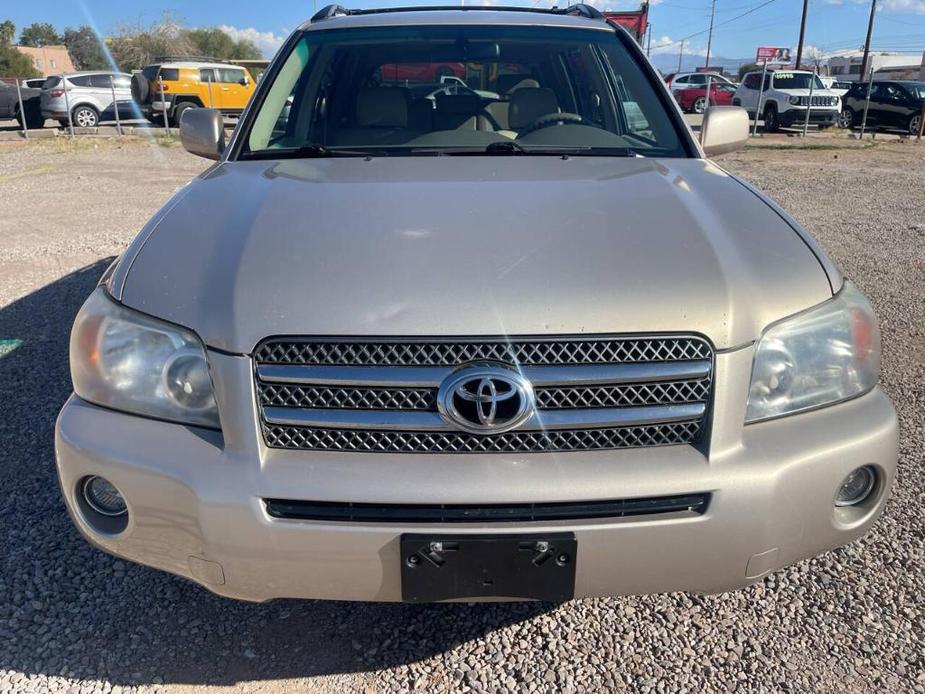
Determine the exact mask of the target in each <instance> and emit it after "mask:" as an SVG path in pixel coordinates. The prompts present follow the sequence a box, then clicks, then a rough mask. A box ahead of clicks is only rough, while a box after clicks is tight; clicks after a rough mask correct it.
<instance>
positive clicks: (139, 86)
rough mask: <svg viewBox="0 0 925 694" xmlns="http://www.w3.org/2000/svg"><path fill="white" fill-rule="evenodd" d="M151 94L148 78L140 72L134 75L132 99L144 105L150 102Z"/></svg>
mask: <svg viewBox="0 0 925 694" xmlns="http://www.w3.org/2000/svg"><path fill="white" fill-rule="evenodd" d="M149 92H150V85H149V84H148V78H147V77H145V76H144V75H143V74H142V73H140V72H136V73H135V74H134V75H132V98H133V99H134V100H135V101H136V102H138V103H139V104H143V103H145V102H146V101H147V100H148V94H149Z"/></svg>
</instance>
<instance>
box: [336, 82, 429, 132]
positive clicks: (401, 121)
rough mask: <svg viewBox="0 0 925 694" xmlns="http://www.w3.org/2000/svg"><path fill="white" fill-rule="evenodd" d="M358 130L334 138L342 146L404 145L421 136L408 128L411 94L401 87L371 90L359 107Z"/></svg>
mask: <svg viewBox="0 0 925 694" xmlns="http://www.w3.org/2000/svg"><path fill="white" fill-rule="evenodd" d="M355 122H356V126H355V127H352V128H343V129H341V130H339V131H338V132H337V133H336V134H335V135H334V138H333V140H334V143H335V144H337V145H341V146H344V145H346V146H361V145H377V144H382V145H388V144H402V143H404V142H407V141H408V140H410V139H412V138H414V137H416V136H417V135H418V134H419V133H418V132H416V131H414V130H411V129H410V128H409V125H408V94H407V92H406V91H405V90H404V89H402V88H400V87H369V88H366V89H363V90H361V91H360V93H359V94H358V95H357V103H356V118H355Z"/></svg>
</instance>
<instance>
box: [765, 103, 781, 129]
mask: <svg viewBox="0 0 925 694" xmlns="http://www.w3.org/2000/svg"><path fill="white" fill-rule="evenodd" d="M768 116H771V118H770V119H769V118H768ZM779 130H780V118H778V116H777V109H776V108H775V107H774V106H765V109H764V131H765V132H766V133H776V132H778V131H779Z"/></svg>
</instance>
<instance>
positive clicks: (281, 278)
mask: <svg viewBox="0 0 925 694" xmlns="http://www.w3.org/2000/svg"><path fill="white" fill-rule="evenodd" d="M440 65H454V66H458V68H457V71H458V73H459V74H454V76H453V77H454V79H451V80H447V79H443V78H440V77H438V76H437V75H438V70H436V69H435V66H440ZM384 66H385V67H386V68H387V69H384ZM747 132H748V121H747V117H746V115H745V112H744V110H742V109H740V108H736V107H731V106H725V107H714V108H711V109H709V110H707V112H706V114H705V116H704V121H703V129H702V132H701V134H700V140H699V141H697V140H695V139H694V137H693V135H692V133H691V131H690V129H689V128H688V127H687V126H686V125H685V123H684V121H683V119H682V115H681V113H680V112H679V110H678V108H677V106H676V104H675V103H674V101H673V99H672V97H671V94H670V93H669V92H668V90H667V88H666V87H665V85H664V84H663V83H662V81H661V80H660V79H659V77H658V74H657V73H656V72H655V70H654V69H653V68H652V66H651V64H650V63H649V62H648V61H647V60H646V58H645V56H644V55H643V53H642V52H641V51H640V49H639V47H638V46H637V45H636V44H635V43H634V41H633V40H632V38H631V37H630V36H629V34H627V33H626V31H624V30H623V29H622V28H620V27H617V26H614V25H611V24H609V23H608V22H607V21H605V20H604V18H603V17H602V16H601V15H600V13H598V12H597V11H596V10H594V9H593V8H590V7H587V6H583V5H578V6H573V7H569V8H567V9H552V10H533V9H531V10H527V9H518V8H499V7H494V8H488V7H478V8H469V7H466V8H460V9H445V8H444V9H427V8H424V9H420V8H419V9H415V10H369V11H365V10H359V11H358V10H344V9H342V8H339V7H334V6H332V7H328V8H325V9H324V10H322V11H321V12H320V13H319V14H318V15H316V17H314V18H313V20H312V21H311V22H310V23H306V24H304V25H303V26H302V27H300V28H299V29H298V30H296V31H295V32H294V33H293V34H292V36H291V37H290V38H289V39H288V41H287V42H286V44H285V45H284V46H283V48H282V49H281V51H280V52H279V55H278V56H277V58H276V59H275V60H274V61H273V64H272V65H271V66H270V68H269V71H268V72H267V73H266V76H265V77H264V78H263V79H262V80H261V83H260V85H259V86H258V88H257V91H256V93H255V95H254V98H253V99H252V100H251V103H250V105H249V106H248V109H247V110H246V112H245V113H244V115H243V117H242V120H241V122H240V124H239V126H238V128H237V129H236V130H235V132H234V134H233V135H231V137H230V139H229V140H228V141H227V142H226V140H225V131H224V128H223V127H222V118H221V114H219V113H217V112H216V111H214V110H210V109H205V108H200V109H194V110H190V111H187V112H186V113H185V114H184V115H183V117H182V120H181V134H182V139H183V142H184V145H185V146H186V147H187V149H189V150H190V151H191V152H193V153H196V154H199V155H202V156H205V157H208V158H211V159H214V160H216V161H215V163H214V165H213V166H212V167H211V168H209V169H208V170H207V171H205V172H204V173H203V174H202V175H200V176H199V177H197V178H196V179H195V180H194V181H193V182H192V183H190V184H189V185H187V186H186V187H184V188H183V189H182V190H180V191H179V192H177V193H176V195H174V197H173V198H172V199H171V200H170V201H169V202H168V203H167V204H166V205H165V206H164V208H163V209H162V210H161V211H160V212H158V213H157V214H156V215H155V216H154V218H152V219H151V221H150V222H149V223H148V224H147V225H146V226H145V227H144V228H143V229H142V230H141V231H140V233H139V234H138V236H137V237H136V239H135V240H134V242H133V243H132V244H131V246H130V247H129V248H128V249H127V250H126V251H125V253H124V254H123V255H122V257H121V258H120V259H119V260H118V261H117V262H116V263H114V264H113V266H112V267H111V268H110V269H109V271H107V272H106V274H105V275H104V277H103V278H102V280H101V282H100V285H99V287H98V288H97V289H96V290H95V291H94V292H93V294H92V295H91V296H90V297H89V299H88V300H87V302H86V303H85V304H84V306H83V308H82V309H81V310H80V312H79V314H78V316H77V319H76V322H75V325H74V329H73V334H72V338H71V353H70V359H71V369H72V377H73V383H74V395H73V396H72V397H71V399H70V400H69V401H68V402H67V404H66V405H65V407H64V409H63V410H62V412H61V415H60V417H59V419H58V423H57V432H56V434H57V462H58V471H59V476H60V482H61V489H62V492H63V494H64V499H65V501H66V504H67V507H68V509H69V511H70V513H71V515H72V516H73V519H74V522H75V523H76V525H77V527H78V528H79V529H80V530H81V532H82V533H83V534H84V535H85V536H86V537H87V539H88V540H89V541H91V542H93V543H94V544H95V545H97V546H98V547H100V548H101V549H103V550H105V551H108V552H111V553H113V554H116V555H119V556H122V557H125V558H128V559H131V560H133V561H137V562H141V563H144V564H147V565H149V566H153V567H156V568H158V569H162V570H165V571H170V572H172V573H175V574H178V575H181V576H185V577H188V578H190V579H192V580H194V581H197V582H199V583H201V584H202V585H204V586H206V587H207V588H208V589H210V590H212V591H215V592H216V593H220V594H222V595H227V596H231V597H235V598H242V599H246V600H267V599H271V598H276V597H302V598H333V599H353V600H405V601H439V600H459V599H462V600H482V599H485V600H490V599H542V600H563V599H567V598H571V597H573V596H576V597H581V596H599V595H610V594H619V593H650V592H660V591H675V590H689V591H723V590H730V589H735V588H740V587H742V586H745V585H748V584H749V583H751V582H753V581H755V580H757V579H759V578H761V577H762V576H764V575H765V574H767V573H768V572H771V571H774V570H776V569H779V568H781V567H783V566H786V565H788V564H791V563H793V562H795V561H798V560H800V559H804V558H806V557H811V556H813V555H816V554H818V553H820V552H825V551H827V550H830V549H832V548H834V547H838V546H840V545H843V544H845V543H847V542H850V541H852V540H854V539H855V538H857V537H859V536H860V535H862V534H864V533H865V532H866V531H867V530H868V529H869V528H870V527H871V525H872V524H873V522H874V521H875V520H876V518H877V516H878V515H879V514H880V512H881V511H882V509H883V507H884V504H885V502H886V498H887V496H888V494H889V490H890V486H891V484H892V482H893V477H894V474H895V467H896V459H897V424H896V417H895V414H894V411H893V407H892V405H891V404H890V402H889V400H888V399H887V397H886V396H885V395H884V394H883V392H882V391H881V390H880V389H879V388H878V386H877V380H878V376H879V368H880V367H879V361H880V335H879V331H878V327H877V321H876V318H875V316H874V314H873V311H872V310H871V307H870V304H869V303H868V302H867V300H866V299H865V298H864V295H863V294H862V293H861V292H860V290H859V289H858V288H857V287H856V286H855V285H854V284H852V283H851V282H850V281H849V280H848V279H846V278H844V277H843V276H842V274H841V272H840V271H839V270H838V268H836V267H835V266H834V265H833V263H832V262H831V261H830V260H829V259H828V258H827V257H826V255H825V254H824V253H823V252H822V250H821V249H820V248H819V246H818V245H817V243H816V242H815V241H814V240H813V239H812V238H811V237H810V236H809V235H808V234H807V232H806V231H805V230H803V229H802V228H800V226H799V225H798V224H797V223H796V222H795V221H794V220H793V219H792V218H790V217H789V216H788V215H787V213H786V212H784V211H783V210H782V209H781V208H780V207H778V206H777V205H775V204H774V203H773V202H772V201H770V200H769V199H768V198H766V197H765V196H764V195H763V194H762V193H761V192H759V191H757V190H755V189H754V188H752V187H751V186H749V185H748V184H747V183H745V182H744V181H742V180H740V179H738V178H736V177H735V176H733V175H731V174H729V173H728V172H726V171H724V170H723V169H722V168H721V166H719V165H717V164H716V163H714V162H712V161H710V160H709V159H708V158H707V157H709V156H712V155H714V154H719V153H722V152H726V151H730V150H732V149H735V148H736V147H739V146H741V145H742V144H743V143H744V141H745V140H746V138H747Z"/></svg>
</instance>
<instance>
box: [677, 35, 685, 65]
mask: <svg viewBox="0 0 925 694" xmlns="http://www.w3.org/2000/svg"><path fill="white" fill-rule="evenodd" d="M683 57H684V39H681V50H680V51H679V52H678V72H681V58H683Z"/></svg>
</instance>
